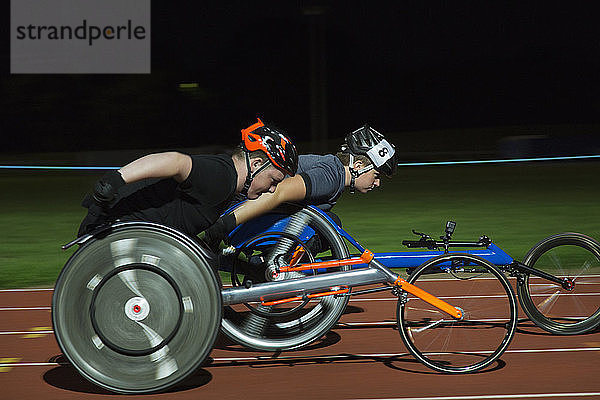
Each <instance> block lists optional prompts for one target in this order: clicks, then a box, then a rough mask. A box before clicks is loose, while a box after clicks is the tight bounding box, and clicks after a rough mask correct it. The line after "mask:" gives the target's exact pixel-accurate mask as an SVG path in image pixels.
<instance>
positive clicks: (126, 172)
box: [119, 152, 192, 183]
mask: <svg viewBox="0 0 600 400" xmlns="http://www.w3.org/2000/svg"><path fill="white" fill-rule="evenodd" d="M191 170H192V159H191V158H190V157H189V156H187V155H185V154H181V153H176V152H168V153H157V154H150V155H147V156H144V157H142V158H138V159H137V160H135V161H133V162H131V163H129V164H127V165H126V166H124V167H123V168H121V169H120V170H119V172H120V173H121V176H122V177H123V180H124V181H125V182H126V183H132V182H137V181H139V180H142V179H146V178H174V179H175V180H176V181H178V182H182V181H184V180H185V179H186V178H187V177H188V175H189V174H190V171H191Z"/></svg>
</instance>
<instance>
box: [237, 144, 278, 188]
mask: <svg viewBox="0 0 600 400" xmlns="http://www.w3.org/2000/svg"><path fill="white" fill-rule="evenodd" d="M244 154H245V155H246V169H247V171H248V174H247V175H246V181H245V182H244V187H243V188H242V191H241V192H240V193H241V194H242V196H244V197H248V190H249V189H250V185H251V184H252V180H253V179H254V178H255V177H256V175H258V174H259V173H260V172H261V171H262V170H264V169H266V168H267V167H268V166H269V165H271V161H270V160H267V161H265V162H264V164H263V165H261V166H260V167H259V168H258V169H257V170H256V171H254V172H251V168H250V156H249V155H248V152H247V151H245V152H244Z"/></svg>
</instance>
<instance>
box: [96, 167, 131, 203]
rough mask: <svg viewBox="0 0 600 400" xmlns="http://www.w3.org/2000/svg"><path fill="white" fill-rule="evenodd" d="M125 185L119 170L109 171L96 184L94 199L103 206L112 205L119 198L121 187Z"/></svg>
mask: <svg viewBox="0 0 600 400" xmlns="http://www.w3.org/2000/svg"><path fill="white" fill-rule="evenodd" d="M124 185H125V181H124V180H123V177H122V176H121V173H120V172H119V171H110V172H107V173H106V174H104V176H103V177H102V178H100V180H99V181H98V182H96V185H95V186H94V194H93V196H94V201H95V202H96V204H98V205H99V206H100V207H102V208H108V207H110V206H111V205H112V203H113V202H114V201H115V199H116V198H117V194H118V191H119V188H120V187H122V186H124Z"/></svg>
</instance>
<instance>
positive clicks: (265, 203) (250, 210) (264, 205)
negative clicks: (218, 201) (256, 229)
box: [234, 193, 282, 225]
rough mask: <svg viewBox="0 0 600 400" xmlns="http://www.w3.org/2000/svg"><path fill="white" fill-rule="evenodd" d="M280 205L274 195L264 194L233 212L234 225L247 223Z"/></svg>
mask: <svg viewBox="0 0 600 400" xmlns="http://www.w3.org/2000/svg"><path fill="white" fill-rule="evenodd" d="M281 203H282V201H281V199H280V198H279V196H277V195H276V194H275V193H264V194H262V195H261V196H260V197H259V198H258V199H256V200H248V201H247V202H245V203H244V204H242V205H241V206H240V207H238V208H237V209H236V210H235V211H234V215H235V221H236V224H237V225H239V224H243V223H245V222H248V221H249V220H251V219H253V218H256V217H258V216H260V215H262V214H265V213H267V212H269V211H271V210H272V209H274V208H275V207H277V206H278V205H279V204H281Z"/></svg>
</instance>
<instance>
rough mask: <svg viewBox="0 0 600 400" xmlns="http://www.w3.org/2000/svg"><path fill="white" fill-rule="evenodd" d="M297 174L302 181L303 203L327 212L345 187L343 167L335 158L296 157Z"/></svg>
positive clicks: (318, 156) (315, 155) (306, 155)
mask: <svg viewBox="0 0 600 400" xmlns="http://www.w3.org/2000/svg"><path fill="white" fill-rule="evenodd" d="M298 174H299V175H300V176H301V177H302V178H303V179H304V184H305V186H306V197H305V198H304V201H303V203H305V204H312V205H315V206H317V207H319V208H320V209H322V210H324V211H329V210H330V209H331V208H333V206H334V205H335V203H336V201H337V199H338V198H339V197H340V196H341V194H342V192H343V191H344V187H345V180H346V172H345V170H344V165H343V164H342V162H341V161H340V160H339V158H337V157H336V156H334V155H332V154H326V155H324V156H322V155H317V154H303V155H300V156H299V157H298Z"/></svg>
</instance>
